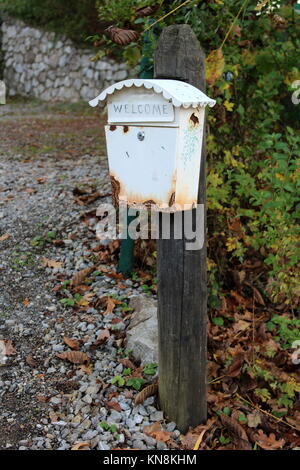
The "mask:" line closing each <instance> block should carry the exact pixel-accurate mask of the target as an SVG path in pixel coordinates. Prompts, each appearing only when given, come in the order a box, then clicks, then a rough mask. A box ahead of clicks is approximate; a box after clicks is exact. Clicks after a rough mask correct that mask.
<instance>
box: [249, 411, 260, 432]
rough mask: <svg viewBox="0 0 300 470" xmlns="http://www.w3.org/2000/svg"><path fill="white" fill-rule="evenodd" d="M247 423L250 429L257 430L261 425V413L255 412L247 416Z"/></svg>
mask: <svg viewBox="0 0 300 470" xmlns="http://www.w3.org/2000/svg"><path fill="white" fill-rule="evenodd" d="M247 422H248V426H249V428H256V427H257V426H258V425H259V424H261V417H260V413H259V411H253V413H250V414H249V415H247Z"/></svg>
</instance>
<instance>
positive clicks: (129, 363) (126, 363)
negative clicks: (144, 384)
mask: <svg viewBox="0 0 300 470" xmlns="http://www.w3.org/2000/svg"><path fill="white" fill-rule="evenodd" d="M119 362H120V363H121V364H123V366H124V367H126V368H129V369H131V370H134V369H135V368H136V366H135V365H134V364H133V362H132V361H131V360H130V359H128V358H127V357H124V358H123V359H120V360H119Z"/></svg>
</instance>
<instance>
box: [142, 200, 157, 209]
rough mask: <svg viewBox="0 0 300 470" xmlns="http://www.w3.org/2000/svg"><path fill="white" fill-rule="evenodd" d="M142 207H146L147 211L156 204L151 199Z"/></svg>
mask: <svg viewBox="0 0 300 470" xmlns="http://www.w3.org/2000/svg"><path fill="white" fill-rule="evenodd" d="M143 206H145V207H147V209H151V207H152V206H156V202H155V201H153V199H149V200H148V201H144V202H143Z"/></svg>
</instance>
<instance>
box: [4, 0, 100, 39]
mask: <svg viewBox="0 0 300 470" xmlns="http://www.w3.org/2000/svg"><path fill="white" fill-rule="evenodd" d="M0 9H2V10H3V11H5V12H7V13H8V14H9V15H11V16H14V17H16V18H19V19H21V20H23V21H25V22H26V23H28V24H30V25H32V26H37V27H42V28H45V29H48V30H50V31H54V32H57V33H63V34H66V35H67V36H68V37H70V38H71V39H72V40H74V41H76V42H83V41H85V39H86V37H87V36H89V35H90V34H95V33H97V31H99V22H98V20H97V11H96V7H95V0H43V1H40V0H0Z"/></svg>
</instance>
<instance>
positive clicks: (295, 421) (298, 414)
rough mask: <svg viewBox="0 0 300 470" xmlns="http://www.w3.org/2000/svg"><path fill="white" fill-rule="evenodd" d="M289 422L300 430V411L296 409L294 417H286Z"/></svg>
mask: <svg viewBox="0 0 300 470" xmlns="http://www.w3.org/2000/svg"><path fill="white" fill-rule="evenodd" d="M285 419H286V420H287V422H288V423H290V424H291V425H292V426H294V427H295V428H296V429H298V431H300V411H295V413H294V416H293V417H288V416H287V417H286V418H285Z"/></svg>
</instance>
